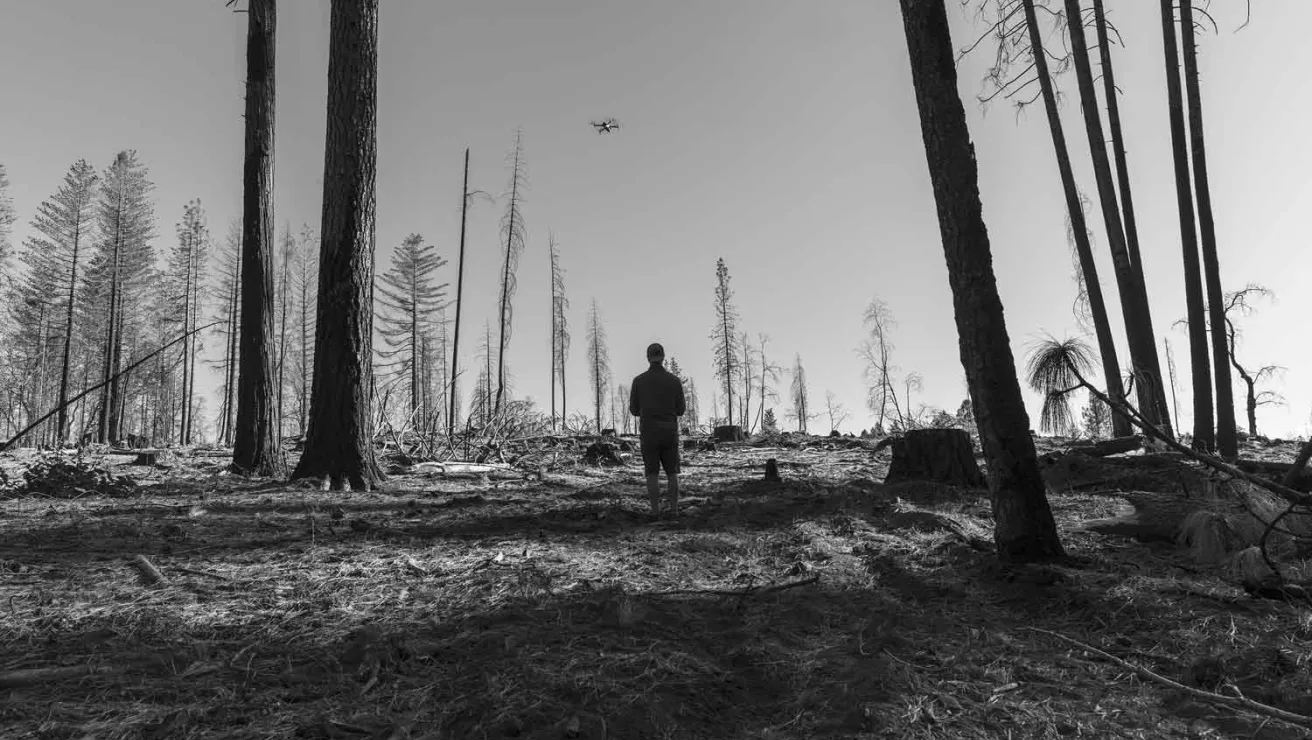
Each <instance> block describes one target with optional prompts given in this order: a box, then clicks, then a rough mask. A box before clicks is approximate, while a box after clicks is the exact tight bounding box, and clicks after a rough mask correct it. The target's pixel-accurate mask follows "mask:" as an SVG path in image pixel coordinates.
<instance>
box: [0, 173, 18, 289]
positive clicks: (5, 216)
mask: <svg viewBox="0 0 1312 740" xmlns="http://www.w3.org/2000/svg"><path fill="white" fill-rule="evenodd" d="M14 220H15V216H14V199H13V197H12V196H10V195H9V175H8V174H6V173H5V166H4V165H3V164H0V274H7V270H6V269H5V268H6V267H7V266H8V264H7V263H8V262H9V252H10V250H11V249H13V245H12V244H10V242H9V239H10V234H12V233H13V231H12V230H13V227H14Z"/></svg>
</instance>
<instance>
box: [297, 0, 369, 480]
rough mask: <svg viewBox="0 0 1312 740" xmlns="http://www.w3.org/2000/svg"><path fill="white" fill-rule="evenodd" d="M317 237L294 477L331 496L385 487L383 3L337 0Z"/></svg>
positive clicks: (329, 49)
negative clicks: (380, 180)
mask: <svg viewBox="0 0 1312 740" xmlns="http://www.w3.org/2000/svg"><path fill="white" fill-rule="evenodd" d="M329 24H330V31H329V47H328V109H327V118H328V135H327V137H326V138H327V140H326V147H325V148H326V152H325V154H324V175H323V219H322V224H321V226H320V228H319V239H320V252H319V265H320V267H319V320H318V323H317V324H316V326H315V334H314V381H313V387H312V388H311V391H310V420H309V429H308V430H307V432H306V435H305V451H304V453H302V455H301V460H300V462H299V463H298V464H297V466H296V470H295V471H294V472H293V473H292V478H310V479H315V480H322V481H324V482H325V483H327V484H328V485H329V486H330V487H331V488H332V489H334V490H345V489H347V488H348V487H349V488H350V489H352V490H357V491H368V490H371V489H373V488H374V487H375V486H377V485H378V483H379V482H381V481H382V480H383V479H384V476H383V471H382V470H381V469H380V468H379V467H378V461H377V458H376V457H375V455H374V446H373V419H372V417H371V415H370V408H371V405H370V401H371V389H372V387H373V361H372V360H373V356H372V355H373V299H374V289H373V285H374V226H375V224H374V203H375V179H374V175H375V170H376V167H377V163H378V139H377V120H378V0H333V3H332V14H331V19H330V22H329Z"/></svg>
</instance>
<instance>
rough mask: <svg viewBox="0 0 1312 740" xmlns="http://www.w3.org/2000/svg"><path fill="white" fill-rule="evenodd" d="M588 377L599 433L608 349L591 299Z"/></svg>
mask: <svg viewBox="0 0 1312 740" xmlns="http://www.w3.org/2000/svg"><path fill="white" fill-rule="evenodd" d="M588 377H589V379H590V380H591V381H592V400H593V409H594V412H595V413H594V420H595V421H596V424H597V429H596V431H597V433H598V434H600V433H601V409H602V407H603V405H604V404H605V401H606V390H607V388H609V386H610V351H609V350H608V349H607V348H606V329H605V327H603V326H602V325H601V309H600V308H598V307H597V299H596V298H593V299H592V310H591V311H589V313H588Z"/></svg>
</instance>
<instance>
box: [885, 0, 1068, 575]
mask: <svg viewBox="0 0 1312 740" xmlns="http://www.w3.org/2000/svg"><path fill="white" fill-rule="evenodd" d="M900 2H901V6H902V21H903V26H904V28H905V31H906V39H907V51H908V55H909V57H910V61H911V79H912V83H913V85H914V87H915V95H916V107H917V110H918V111H919V114H920V128H921V134H922V138H923V140H924V145H925V159H926V162H927V163H928V166H929V175H930V181H931V184H932V186H933V192H934V202H935V204H936V206H937V209H938V222H939V231H940V234H941V235H942V239H943V252H944V257H945V258H946V261H947V268H948V281H949V283H950V285H951V288H952V300H953V307H954V309H955V315H956V322H957V334H958V338H959V340H960V348H961V364H962V366H963V367H964V368H965V371H966V380H967V382H968V383H969V386H970V399H971V405H972V408H973V409H974V410H975V421H976V424H977V425H978V428H979V434H980V443H981V446H982V447H983V448H984V456H985V459H986V460H987V462H988V479H989V490H990V493H991V494H992V499H993V517H994V522H995V526H994V534H993V539H994V543H995V544H996V546H997V550H998V555H999V556H1000V557H1001V558H1003V559H1009V560H1035V559H1046V558H1052V557H1059V556H1062V555H1064V552H1063V550H1062V546H1061V540H1060V538H1059V537H1058V534H1057V525H1056V523H1055V521H1054V520H1053V516H1052V510H1051V509H1050V508H1049V507H1048V499H1047V496H1046V495H1045V493H1044V484H1043V479H1042V478H1041V477H1040V476H1039V466H1038V459H1037V455H1036V454H1035V449H1034V439H1033V438H1032V437H1031V436H1030V432H1029V430H1030V422H1029V415H1028V414H1027V413H1026V411H1025V402H1024V399H1023V397H1022V396H1021V391H1020V382H1019V380H1018V379H1017V375H1016V365H1015V360H1014V358H1013V357H1012V354H1011V343H1010V341H1009V338H1008V336H1007V327H1006V322H1005V319H1004V318H1003V311H1002V300H1001V299H1000V298H999V297H998V290H997V281H996V279H995V277H994V274H993V265H992V255H991V252H990V249H989V240H988V230H987V229H986V227H985V225H984V215H983V207H982V205H981V203H980V197H979V173H978V169H977V165H976V163H975V151H974V146H973V145H972V144H971V141H970V131H969V130H968V128H967V126H966V110H965V108H964V107H963V106H962V103H961V99H960V98H959V97H958V96H957V68H956V62H955V59H954V55H953V51H952V37H951V34H950V33H949V30H948V17H947V9H946V8H945V7H944V2H945V0H900Z"/></svg>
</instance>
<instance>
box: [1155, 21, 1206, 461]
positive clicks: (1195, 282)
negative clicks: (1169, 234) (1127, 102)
mask: <svg viewBox="0 0 1312 740" xmlns="http://www.w3.org/2000/svg"><path fill="white" fill-rule="evenodd" d="M1161 10H1162V39H1163V47H1164V51H1165V54H1166V98H1167V103H1168V108H1169V112H1170V119H1171V153H1172V154H1173V155H1174V161H1175V195H1176V203H1177V204H1178V208H1179V211H1180V236H1181V244H1182V246H1183V250H1184V299H1185V307H1186V316H1187V317H1188V319H1189V369H1190V371H1191V373H1192V374H1193V378H1192V380H1193V386H1194V439H1193V447H1194V449H1199V450H1211V449H1212V448H1213V447H1214V446H1215V442H1216V437H1215V435H1214V433H1213V429H1214V427H1213V426H1212V369H1211V368H1210V367H1209V366H1208V364H1209V363H1208V357H1207V317H1206V316H1207V314H1206V311H1205V309H1204V308H1203V280H1202V276H1201V273H1200V269H1199V264H1198V233H1197V231H1196V230H1195V227H1194V199H1193V191H1192V189H1191V188H1190V185H1189V151H1188V149H1187V148H1186V147H1187V144H1186V142H1185V128H1184V98H1183V95H1182V94H1181V92H1180V50H1179V47H1178V44H1177V43H1176V38H1175V6H1174V3H1173V0H1161Z"/></svg>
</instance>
